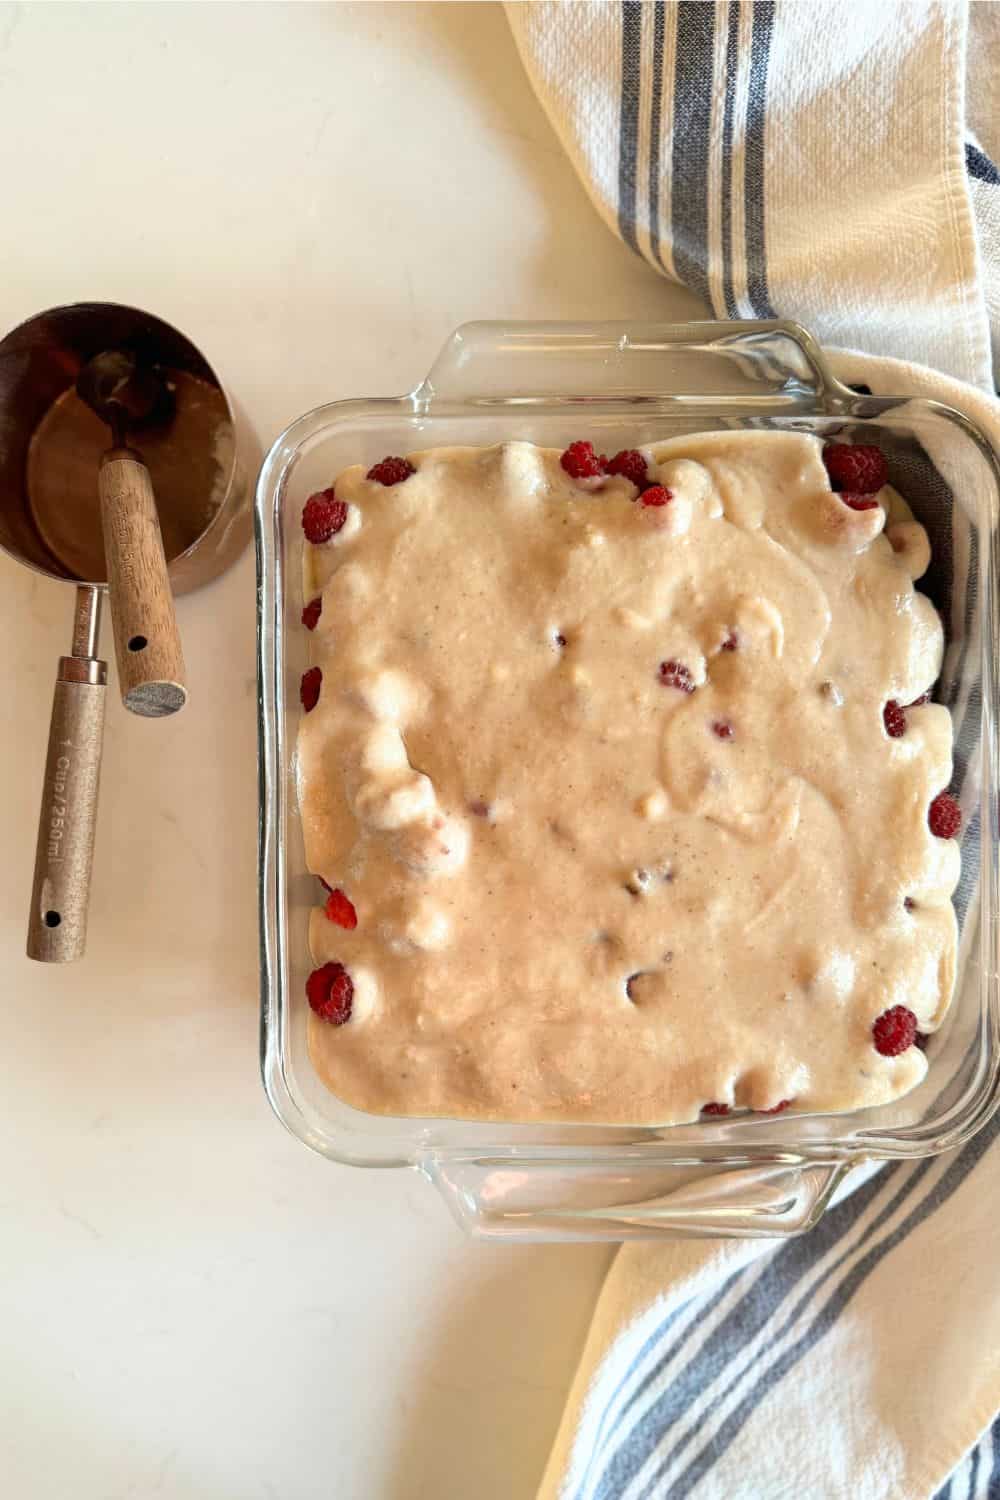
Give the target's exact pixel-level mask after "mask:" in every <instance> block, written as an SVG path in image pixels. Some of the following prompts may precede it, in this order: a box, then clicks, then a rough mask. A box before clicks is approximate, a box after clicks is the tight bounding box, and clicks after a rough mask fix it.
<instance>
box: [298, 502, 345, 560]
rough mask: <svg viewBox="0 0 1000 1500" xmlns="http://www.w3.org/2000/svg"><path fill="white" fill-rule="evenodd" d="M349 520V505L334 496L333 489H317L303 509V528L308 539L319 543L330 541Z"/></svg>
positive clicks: (316, 543)
mask: <svg viewBox="0 0 1000 1500" xmlns="http://www.w3.org/2000/svg"><path fill="white" fill-rule="evenodd" d="M346 520H347V506H346V505H345V503H344V501H343V500H337V499H335V498H334V494H333V489H332V488H331V489H328V490H317V492H316V494H315V495H310V496H309V499H308V500H307V501H306V503H305V507H304V509H303V511H302V530H303V531H304V532H305V534H306V541H307V542H313V543H314V544H315V545H317V546H318V545H319V543H320V542H328V541H329V540H330V538H331V537H332V536H334V535H335V534H336V533H337V532H338V531H339V530H340V529H341V527H342V526H343V524H344V522H345V521H346Z"/></svg>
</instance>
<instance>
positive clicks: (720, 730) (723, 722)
mask: <svg viewBox="0 0 1000 1500" xmlns="http://www.w3.org/2000/svg"><path fill="white" fill-rule="evenodd" d="M712 733H713V734H715V735H718V737H719V739H720V740H731V739H732V737H733V726H732V724H730V723H729V720H728V719H716V721H715V723H714V724H713V725H712Z"/></svg>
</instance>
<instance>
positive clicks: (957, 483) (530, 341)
mask: <svg viewBox="0 0 1000 1500" xmlns="http://www.w3.org/2000/svg"><path fill="white" fill-rule="evenodd" d="M581 407H585V408H586V410H585V411H581ZM581 421H584V422H585V425H586V429H587V434H588V436H589V437H590V438H591V439H592V441H593V442H594V444H595V446H597V447H598V448H599V449H600V450H606V451H609V452H611V451H614V450H615V449H616V448H622V447H634V446H638V445H645V444H648V443H652V442H659V441H663V440H664V439H666V438H669V437H675V436H678V435H681V434H684V433H695V432H707V431H713V430H717V429H740V428H774V429H790V430H794V431H798V432H813V433H816V434H818V435H819V436H822V437H830V436H833V435H835V434H837V435H846V436H848V437H851V438H854V439H855V440H862V441H871V442H877V443H878V445H879V446H880V447H881V448H882V449H883V450H884V451H885V453H886V455H887V458H888V460H889V467H890V479H891V482H892V483H893V484H894V485H895V486H896V488H897V489H899V490H900V492H901V493H902V494H903V495H904V496H905V497H906V499H907V501H908V502H909V504H910V505H911V507H912V508H913V511H914V513H915V514H916V516H917V518H918V519H919V520H920V521H921V522H922V523H923V525H924V526H925V527H926V528H927V530H928V532H929V534H930V538H931V543H932V546H933V549H934V561H933V562H932V564H931V568H930V570H929V571H928V573H927V574H926V575H925V577H924V578H923V579H922V580H921V582H920V588H921V590H922V591H923V592H925V593H927V594H928V595H929V596H930V597H931V599H932V600H933V601H934V602H935V604H936V605H937V606H938V608H939V609H940V610H941V612H942V614H943V616H944V620H945V633H946V639H947V641H948V656H947V659H946V670H945V680H946V681H950V691H949V693H948V706H949V708H950V709H951V712H952V715H953V720H954V727H955V781H954V783H953V784H954V786H955V787H956V788H960V789H961V792H962V801H963V805H964V808H965V829H964V833H963V843H962V879H961V882H960V885H959V888H958V891H957V892H956V897H955V902H956V907H957V910H958V915H959V922H960V925H961V928H962V937H961V942H960V947H959V958H958V974H957V983H956V992H955V1000H954V1003H953V1005H952V1008H951V1011H950V1012H949V1016H948V1019H947V1021H946V1023H945V1026H944V1027H943V1028H942V1030H941V1031H940V1032H939V1033H936V1034H935V1037H934V1039H933V1042H932V1051H931V1054H930V1060H931V1066H930V1068H929V1070H928V1076H927V1078H926V1079H925V1080H924V1082H923V1083H922V1084H921V1085H920V1086H919V1087H918V1088H916V1089H914V1090H913V1091H912V1092H911V1093H910V1094H907V1095H906V1096H905V1097H904V1098H902V1099H899V1100H897V1101H895V1102H893V1103H892V1104H888V1105H882V1106H880V1107H879V1108H877V1109H869V1110H859V1111H856V1112H853V1113H848V1114H828V1115H806V1114H789V1115H779V1116H775V1117H770V1118H769V1117H767V1116H762V1115H759V1114H746V1115H733V1116H730V1117H728V1118H715V1119H712V1118H709V1119H702V1120H700V1121H698V1122H695V1123H692V1124H688V1125H673V1126H668V1127H662V1128H657V1127H649V1126H643V1127H630V1126H623V1125H616V1126H601V1125H593V1124H589V1125H573V1124H559V1125H537V1124H532V1125H525V1124H520V1125H519V1124H502V1123H488V1122H479V1121H476V1122H472V1121H459V1120H447V1119H424V1118H398V1117H397V1118H390V1117H383V1116H378V1115H371V1114H366V1113H363V1112H361V1111H359V1110H356V1109H353V1108H352V1107H351V1106H350V1105H347V1104H345V1103H343V1102H342V1101H341V1100H339V1099H338V1098H337V1097H336V1096H335V1095H334V1094H332V1093H330V1092H329V1091H328V1090H327V1088H326V1087H325V1086H324V1085H323V1084H322V1083H321V1082H320V1080H319V1078H318V1077H317V1076H316V1074H315V1072H314V1070H313V1068H312V1064H311V1062H310V1059H309V1056H308V1051H307V1046H306V1015H307V1005H306V1000H305V989H304V987H305V979H306V975H307V974H308V972H309V968H310V959H309V946H308V937H307V926H308V914H309V911H310V909H311V907H312V905H313V904H314V897H315V881H314V879H313V877H312V876H311V875H310V874H309V873H308V871H307V868H306V864H305V857H304V850H303V842H302V834H301V828H300V826H299V821H298V811H297V806H296V794H295V776H294V747H295V733H296V725H297V714H298V684H299V678H300V675H301V672H302V669H303V667H304V665H305V650H306V648H305V639H304V637H305V632H304V631H302V629H301V628H300V621H299V615H300V611H301V600H300V598H299V592H300V590H299V576H300V566H299V564H300V555H301V552H300V549H301V527H300V515H301V510H302V505H303V503H304V501H305V499H306V497H307V495H308V494H309V493H310V492H311V491H313V490H315V489H319V488H322V487H323V486H325V485H326V484H328V483H329V480H330V476H331V475H332V474H335V473H337V472H339V471H340V470H341V469H343V468H345V467H347V466H348V465H349V464H355V463H362V464H369V463H371V462H373V461H375V460H376V459H378V458H381V457H382V456H383V455H384V454H385V453H405V452H408V451H412V450H414V449H418V448H428V447H434V446H440V445H449V444H475V445H487V444H492V443H497V442H502V441H505V440H510V439H514V438H519V439H523V440H527V441H530V442H533V443H537V444H540V445H543V446H547V447H563V446H565V444H566V443H567V442H568V441H570V440H572V439H573V438H574V437H576V436H578V433H579V429H580V426H581ZM998 513H1000V465H998V460H997V456H996V455H995V453H994V452H993V450H992V449H991V447H990V445H989V443H988V442H987V440H986V439H985V437H984V436H983V435H982V434H981V433H980V432H979V431H978V430H977V429H976V428H975V427H973V425H972V424H971V423H969V422H968V421H967V419H966V418H964V417H963V416H961V415H960V414H959V413H958V412H955V411H952V410H951V409H949V408H947V407H944V406H941V405H939V404H937V403H934V402H929V401H922V400H912V399H909V398H906V397H884V396H882V397H875V396H868V395H856V394H855V393H854V392H852V391H850V390H849V389H847V388H846V387H845V386H842V385H840V384H839V382H837V381H836V380H834V379H833V378H832V376H831V375H830V373H829V372H828V370H827V368H826V366H825V362H824V360H823V358H822V355H821V353H820V351H819V349H818V347H817V346H816V344H815V342H814V341H813V340H812V338H811V337H810V336H809V335H808V334H807V333H806V332H805V331H804V330H802V329H801V328H799V327H798V326H797V325H795V324H791V323H782V322H774V323H691V324H685V325H649V324H644V325H643V324H639V325H630V324H619V323H614V324H610V323H608V324H600V323H598V324H557V323H553V324H516V323H515V324H502V323H480V324H469V325H466V326H465V327H463V328H460V329H459V330H458V331H457V332H456V333H455V334H453V335H452V337H451V339H450V340H449V341H448V343H447V344H446V345H445V347H444V349H443V351H442V353H441V355H440V356H439V358H438V359H437V361H436V362H435V364H434V367H433V369H432V370H431V372H430V374H429V375H428V377H427V379H426V380H425V381H424V382H423V383H422V384H421V385H420V386H419V387H418V388H417V389H416V390H415V391H414V392H412V393H411V394H410V395H407V396H402V397H397V398H388V399H386V398H383V399H377V400H371V401H343V402H337V403H334V404H332V405H328V406H324V407H319V408H317V409H316V410H315V411H312V412H309V413H308V414H307V415H305V416H303V417H301V418H299V420H298V421H296V422H295V423H293V424H292V426H291V427H289V428H288V429H287V430H286V431H285V432H284V433H283V434H282V435H281V437H280V438H279V439H278V440H277V442H276V443H275V444H274V446H273V448H272V449H271V452H270V454H269V455H268V457H267V459H266V461H265V463H264V466H263V469H262V471H261V475H260V480H259V483H258V488H257V499H256V527H257V564H258V649H259V739H260V921H261V1028H262V1029H261V1063H262V1071H263V1078H264V1085H265V1088H266V1090H267V1094H268V1097H269V1099H270V1100H271V1103H272V1105H273V1106H274V1108H275V1110H276V1112H277V1113H278V1115H279V1117H280V1118H281V1119H282V1120H283V1122H284V1123H285V1124H286V1125H287V1126H288V1128H289V1129H290V1130H291V1131H292V1132H293V1134H295V1135H296V1136H298V1137H299V1138H300V1139H301V1140H302V1141H304V1142H305V1143H306V1144H307V1145H309V1146H312V1147H313V1148H314V1149H315V1150H317V1151H319V1152H321V1153H323V1154H324V1155H326V1156H329V1157H331V1158H333V1159H335V1160H338V1161H342V1162H348V1163H353V1164H356V1165H364V1166H400V1165H412V1166H416V1167H419V1168H420V1169H421V1170H422V1171H424V1172H425V1173H426V1174H427V1175H428V1176H429V1177H430V1178H431V1179H432V1180H433V1181H435V1183H436V1184H437V1185H438V1186H439V1188H440V1189H441V1190H442V1192H443V1193H444V1195H445V1197H446V1199H447V1201H448V1203H449V1206H450V1207H451V1209H452V1211H453V1212H454V1213H455V1215H456V1216H457V1218H458V1219H459V1221H460V1222H461V1223H463V1225H465V1227H467V1228H470V1229H473V1230H475V1231H476V1232H478V1233H480V1234H490V1235H497V1236H505V1237H518V1236H520V1237H531V1238H536V1239H537V1238H561V1239H599V1238H603V1239H622V1238H626V1237H633V1236H636V1237H638V1236H642V1237H650V1236H657V1235H680V1234H687V1235H691V1234H719V1235H754V1236H758V1235H779V1234H791V1233H798V1232H801V1231H802V1230H803V1229H807V1228H809V1227H810V1226H811V1225H812V1224H814V1223H815V1222H816V1220H817V1219H818V1217H819V1215H820V1214H821V1213H822V1211H823V1209H824V1207H825V1205H826V1203H827V1202H828V1200H829V1197H830V1195H831V1193H832V1192H833V1190H834V1188H835V1187H836V1185H837V1183H838V1182H839V1180H840V1178H841V1177H842V1175H843V1173H844V1172H845V1171H846V1170H847V1169H848V1168H849V1167H850V1166H852V1165H856V1164H857V1163H859V1162H862V1161H867V1160H872V1159H875V1160H878V1159H883V1160H889V1159H893V1158H912V1157H922V1156H929V1155H932V1154H935V1153H937V1152H940V1151H944V1150H947V1149H949V1148H951V1147H954V1146H957V1145H959V1144H961V1143H962V1142H963V1141H965V1140H967V1139H968V1138H969V1137H970V1136H971V1135H973V1134H974V1133H975V1131H977V1130H978V1129H981V1128H982V1126H983V1125H984V1124H985V1123H986V1121H987V1120H988V1119H989V1117H990V1115H991V1113H992V1112H993V1110H994V1108H995V1107H996V1104H997V1102H998V1098H1000V1093H998V1087H1000V1085H998V1075H1000V999H998V981H997V973H996V953H997V869H996V865H997V858H996V852H997V851H996V847H995V841H996V836H997V834H996V830H997V826H998V825H997V772H998V742H997V727H996V722H995V719H994V714H993V709H992V705H993V704H994V703H995V702H996V701H997V688H998V682H997V660H996V645H997V641H998V616H997V582H998V578H997V570H998V548H997V516H998ZM953 577H954V578H956V579H965V578H967V579H968V587H967V589H963V590H962V591H961V598H959V597H958V594H957V592H956V594H955V597H954V599H953V597H952V585H951V580H952V578H953Z"/></svg>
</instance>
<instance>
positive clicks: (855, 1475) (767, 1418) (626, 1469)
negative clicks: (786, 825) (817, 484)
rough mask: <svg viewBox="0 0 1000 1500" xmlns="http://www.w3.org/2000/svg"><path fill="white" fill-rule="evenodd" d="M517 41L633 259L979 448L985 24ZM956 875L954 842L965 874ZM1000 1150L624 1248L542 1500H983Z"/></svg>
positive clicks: (561, 14)
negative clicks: (842, 348)
mask: <svg viewBox="0 0 1000 1500" xmlns="http://www.w3.org/2000/svg"><path fill="white" fill-rule="evenodd" d="M507 10H508V15H509V17H510V21H511V25H512V28H513V30H514V34H515V37H516V39H517V43H518V47H519V50H520V53H521V56H522V59H523V61H524V63H525V66H526V68H527V70H528V73H529V75H530V77H531V79H532V81H533V83H534V85H535V88H536V90H537V91H538V93H539V96H540V98H541V100H542V102H543V104H544V106H545V108H546V109H547V111H548V113H549V116H550V118H551V119H552V122H553V124H554V126H555V128H556V130H557V132H558V133H559V135H560V137H561V139H562V140H563V142H564V144H565V146H566V149H567V151H568V152H569V155H570V157H571V159H572V161H573V163H574V164H575V166H576V168H577V170H578V171H579V172H580V174H581V176H582V178H583V180H584V182H585V184H586V186H587V188H588V191H589V192H590V194H591V197H592V198H593V201H594V203H595V206H596V207H597V209H598V211H599V212H600V213H601V214H602V216H603V217H604V219H605V220H606V221H607V222H608V224H609V225H610V226H611V227H612V229H614V230H615V231H616V232H617V233H619V234H620V235H621V237H622V239H623V240H624V241H625V242H626V244H628V245H629V246H631V248H632V249H633V250H635V251H636V252H637V253H639V254H641V255H643V256H644V257H645V258H646V259H647V260H648V261H649V262H650V263H651V264H652V265H653V266H654V267H656V269H658V270H660V271H661V272H663V273H664V274H666V275H668V276H671V277H674V278H676V279H679V280H682V281H684V282H686V283H687V284H688V285H690V286H691V287H693V288H694V289H695V290H698V291H700V292H701V293H702V294H703V296H704V297H705V298H706V301H707V302H709V303H710V304H711V306H712V308H713V310H714V311H715V313H716V315H718V316H721V317H771V316H781V317H795V318H797V319H799V320H800V321H801V322H803V323H805V324H806V326H807V327H810V328H811V329H812V330H813V332H815V333H816V334H818V335H819V336H820V338H821V339H823V341H824V342H826V343H833V344H842V345H848V346H850V347H851V348H852V349H855V350H858V351H864V352H863V353H856V354H839V355H835V356H834V361H833V362H834V365H835V368H836V369H837V372H838V373H839V374H840V375H841V378H842V379H844V380H846V381H848V382H849V383H859V382H863V383H865V384H867V385H868V386H870V387H871V389H872V390H873V391H874V392H876V393H879V392H884V393H887V394H890V393H891V394H907V393H911V394H913V395H921V396H931V397H935V398H936V399H938V400H940V401H943V402H945V403H947V404H948V405H951V406H955V407H958V408H960V409H961V410H964V411H965V412H966V413H967V414H968V415H969V416H970V417H971V418H972V419H973V420H974V421H975V422H977V423H978V424H979V425H980V426H981V427H982V428H983V429H984V430H985V431H986V432H987V433H988V435H989V436H990V438H991V440H992V442H993V443H994V446H995V447H997V448H998V449H1000V404H998V403H997V402H996V401H995V400H993V399H992V397H991V396H989V395H986V394H984V392H987V391H990V390H991V389H992V370H993V361H992V359H991V352H990V344H991V325H992V342H993V350H994V351H995V353H1000V173H998V171H997V168H996V166H995V165H994V163H995V162H996V161H997V160H998V159H1000V87H998V83H997V80H998V77H1000V71H998V66H1000V5H996V6H993V5H988V4H973V5H972V6H971V7H969V6H966V5H964V4H960V3H958V0H907V3H905V4H899V3H888V0H877V3H868V0H864V3H863V0H849V3H848V4H838V3H833V0H830V3H823V4H815V3H811V0H778V3H771V0H757V3H756V4H751V3H749V0H681V3H678V4H666V3H664V0H648V3H645V4H639V3H636V0H624V3H607V4H605V3H600V0H588V3H582V4H581V3H575V0H565V3H552V4H550V3H534V4H528V5H519V4H518V5H515V4H509V5H508V7H507ZM967 70H968V77H967ZM967 83H968V87H967V86H966V85H967ZM873 355H874V356H894V357H878V358H872V357H871V356H873ZM928 366H931V367H933V368H927V367H928ZM996 367H997V368H998V369H1000V360H998V361H997V365H996ZM938 372H944V374H940V373H938ZM949 377H953V378H949ZM962 382H967V384H963V383H962ZM971 387H978V388H979V389H978V390H976V389H972V388H971ZM945 503H947V501H946V502H945ZM956 514H957V512H956ZM965 583H966V580H965V579H964V578H956V579H955V580H953V586H954V588H955V589H956V590H957V591H958V590H964V588H965ZM965 707H966V711H965V713H964V717H963V716H962V715H957V716H956V717H957V718H958V742H957V744H956V776H957V777H959V776H960V779H961V782H962V783H963V789H962V801H963V806H964V809H965V811H966V814H967V818H968V813H969V811H970V810H971V809H972V807H973V806H974V805H975V800H976V799H975V761H976V753H975V752H976V735H977V732H978V730H977V720H978V713H979V707H978V703H971V704H966V706H965ZM975 847H976V830H975V828H974V827H969V826H968V824H967V829H966V834H965V839H964V841H963V864H965V865H967V867H968V866H971V868H973V869H975V868H976V855H975ZM966 899H967V898H966ZM958 904H959V908H960V916H961V908H962V897H961V893H960V896H959V901H958ZM998 1135H1000V1116H994V1118H993V1120H992V1121H991V1123H990V1124H989V1125H988V1126H987V1127H986V1128H985V1129H983V1130H982V1131H981V1132H980V1133H979V1134H978V1135H977V1136H976V1137H975V1138H974V1139H973V1140H972V1141H970V1142H969V1143H968V1144H967V1145H966V1146H965V1147H963V1148H962V1149H960V1150H959V1151H957V1152H955V1153H952V1154H950V1155H946V1156H943V1157H938V1158H930V1159H926V1160H924V1161H922V1162H918V1163H915V1164H898V1165H894V1166H891V1167H885V1168H882V1169H881V1170H879V1171H876V1172H874V1173H868V1174H859V1176H858V1178H856V1180H855V1181H854V1182H853V1183H851V1184H849V1185H848V1186H849V1190H848V1191H847V1192H846V1193H843V1194H842V1195H841V1196H840V1198H839V1199H838V1200H837V1201H836V1202H835V1203H834V1205H833V1206H832V1207H831V1208H830V1209H829V1210H828V1212H827V1213H826V1215H825V1216H824V1218H823V1220H822V1221H821V1223H820V1225H819V1227H818V1228H817V1229H815V1230H814V1231H812V1233H811V1234H809V1235H807V1236H804V1237H803V1238H801V1239H798V1240H794V1241H790V1242H788V1243H785V1244H780V1245H778V1246H774V1245H772V1244H768V1243H767V1242H760V1241H757V1242H739V1241H725V1242H714V1243H713V1242H691V1241H680V1242H675V1243H673V1244H669V1243H654V1244H649V1245H641V1244H634V1243H633V1244H629V1245H627V1246H625V1247H624V1248H623V1249H622V1250H621V1251H619V1253H618V1256H617V1257H616V1260H615V1262H614V1265H613V1268H612V1270H611V1272H610V1274H609V1277H608V1280H607V1283H606V1285H605V1287H604V1290H603V1292H602V1295H601V1298H600V1301H599V1303H598V1307H597V1310H596V1314H595V1318H594V1322H593V1325H592V1328H591V1331H590V1335H589V1338H588V1341H587V1345H586V1348H585V1350H584V1353H583V1356H582V1359H581V1363H580V1367H579V1370H578V1372H577V1376H576V1379H575V1382H574V1385H573V1388H572V1391H571V1393H570V1397H569V1401H568V1404H567V1408H566V1411H565V1414H564V1418H563V1422H562V1425H561V1427H560V1430H559V1433H558V1436H557V1439H556V1442H555V1446H554V1448H553V1451H552V1455H551V1458H550V1462H549V1465H548V1468H547V1471H546V1475H545V1479H544V1481H543V1484H542V1488H541V1492H540V1497H539V1500H682V1497H686V1496H688V1495H693V1496H694V1497H695V1500H783V1497H786V1496H787V1497H793V1496H794V1497H795V1500H841V1497H842V1500H890V1497H892V1500H929V1497H931V1496H934V1497H942V1500H943V1497H947V1500H983V1497H989V1500H1000V1418H996V1414H997V1411H998V1410H1000V1277H998V1275H997V1271H996V1256H995V1252H994V1249H993V1244H994V1235H993V1231H994V1225H995V1224H996V1222H997V1219H998V1217H1000V1152H998V1150H997V1149H996V1146H995V1142H996V1139H997V1136H998ZM995 1418H996V1420H994V1419H995Z"/></svg>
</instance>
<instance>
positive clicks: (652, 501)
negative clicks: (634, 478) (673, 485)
mask: <svg viewBox="0 0 1000 1500" xmlns="http://www.w3.org/2000/svg"><path fill="white" fill-rule="evenodd" d="M639 498H640V499H641V500H642V503H643V505H666V504H668V502H669V501H671V500H672V499H673V498H674V495H673V491H672V490H668V489H666V488H665V486H664V485H662V484H651V485H650V486H649V489H648V490H643V492H642V494H641V496H640V497H639Z"/></svg>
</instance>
